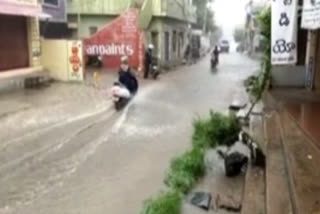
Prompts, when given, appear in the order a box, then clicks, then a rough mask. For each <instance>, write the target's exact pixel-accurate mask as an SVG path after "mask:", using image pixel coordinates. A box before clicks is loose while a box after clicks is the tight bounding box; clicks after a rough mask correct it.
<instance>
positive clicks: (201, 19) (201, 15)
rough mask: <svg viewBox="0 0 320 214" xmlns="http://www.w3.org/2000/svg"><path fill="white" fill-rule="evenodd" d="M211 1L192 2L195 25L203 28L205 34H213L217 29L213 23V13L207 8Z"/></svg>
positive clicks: (195, 0)
mask: <svg viewBox="0 0 320 214" xmlns="http://www.w3.org/2000/svg"><path fill="white" fill-rule="evenodd" d="M212 2H213V1H212V0H194V1H193V5H194V6H195V7H196V8H197V13H196V15H197V25H198V26H200V27H203V26H205V30H206V33H208V32H213V31H215V30H216V29H217V27H216V26H215V21H214V12H213V11H212V10H211V9H210V8H208V7H207V4H208V3H212Z"/></svg>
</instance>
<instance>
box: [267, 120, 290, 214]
mask: <svg viewBox="0 0 320 214" xmlns="http://www.w3.org/2000/svg"><path fill="white" fill-rule="evenodd" d="M266 131H267V141H268V144H267V168H266V212H267V213H270V214H290V213H292V211H293V208H292V206H293V205H292V202H291V197H290V195H291V192H290V190H289V183H288V174H287V171H286V165H285V159H284V153H283V149H282V144H281V135H280V126H279V119H278V118H277V115H276V114H273V115H272V116H271V117H270V118H267V120H266Z"/></svg>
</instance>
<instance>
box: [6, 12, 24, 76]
mask: <svg viewBox="0 0 320 214" xmlns="http://www.w3.org/2000/svg"><path fill="white" fill-rule="evenodd" d="M28 65H29V54H28V34H27V18H25V17H23V16H5V15H0V71H3V70H9V69H15V68H22V67H28Z"/></svg>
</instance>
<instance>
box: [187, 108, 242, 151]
mask: <svg viewBox="0 0 320 214" xmlns="http://www.w3.org/2000/svg"><path fill="white" fill-rule="evenodd" d="M193 125H194V133H193V136H192V141H193V145H194V146H199V147H202V148H203V147H215V146H217V145H227V146H230V145H232V144H233V143H234V142H235V141H236V139H237V138H238V134H239V132H240V130H241V127H240V124H239V123H238V121H237V120H236V118H235V117H230V116H224V115H222V114H220V113H215V112H212V111H211V112H210V117H209V118H208V119H201V118H200V119H197V120H195V121H194V123H193Z"/></svg>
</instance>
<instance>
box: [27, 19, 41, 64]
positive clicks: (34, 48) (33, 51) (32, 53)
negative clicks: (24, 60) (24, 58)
mask: <svg viewBox="0 0 320 214" xmlns="http://www.w3.org/2000/svg"><path fill="white" fill-rule="evenodd" d="M27 24H28V42H29V57H30V65H31V66H39V65H40V55H41V47H40V30H39V21H38V19H37V18H28V22H27Z"/></svg>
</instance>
